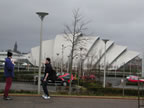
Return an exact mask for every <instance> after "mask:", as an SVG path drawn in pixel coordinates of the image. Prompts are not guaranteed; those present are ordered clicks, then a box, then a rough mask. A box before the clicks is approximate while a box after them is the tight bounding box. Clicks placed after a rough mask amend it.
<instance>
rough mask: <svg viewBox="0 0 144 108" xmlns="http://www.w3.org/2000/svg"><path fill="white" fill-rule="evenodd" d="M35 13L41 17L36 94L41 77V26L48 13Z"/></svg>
mask: <svg viewBox="0 0 144 108" xmlns="http://www.w3.org/2000/svg"><path fill="white" fill-rule="evenodd" d="M36 14H37V15H38V16H39V17H40V19H41V29H40V48H39V74H38V94H40V78H41V59H42V27H43V19H44V17H45V16H46V15H48V13H46V12H36Z"/></svg>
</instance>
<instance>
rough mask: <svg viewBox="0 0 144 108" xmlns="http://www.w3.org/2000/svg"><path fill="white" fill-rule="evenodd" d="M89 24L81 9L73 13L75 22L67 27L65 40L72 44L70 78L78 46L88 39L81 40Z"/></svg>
mask: <svg viewBox="0 0 144 108" xmlns="http://www.w3.org/2000/svg"><path fill="white" fill-rule="evenodd" d="M87 24H88V22H86V21H84V18H83V17H82V15H80V13H79V9H75V10H74V11H73V21H72V25H71V26H69V25H65V30H64V34H65V39H66V40H67V41H69V42H70V43H71V46H70V47H71V54H70V63H69V72H70V78H71V74H72V67H73V59H74V57H75V56H77V54H76V53H75V51H76V50H77V49H78V46H83V45H82V44H84V43H85V41H86V39H81V37H82V36H83V33H84V31H85V30H87V28H86V25H87ZM69 94H71V80H70V84H69Z"/></svg>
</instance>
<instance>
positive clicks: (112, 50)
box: [27, 34, 140, 70]
mask: <svg viewBox="0 0 144 108" xmlns="http://www.w3.org/2000/svg"><path fill="white" fill-rule="evenodd" d="M80 38H81V39H85V40H87V41H85V43H84V44H83V45H82V46H76V49H77V50H76V51H75V55H76V56H75V58H74V63H73V67H78V66H79V63H80V62H81V60H82V65H83V68H84V69H87V68H88V65H90V66H91V68H95V67H97V66H98V65H101V68H102V69H103V66H104V54H105V53H106V65H107V67H108V69H109V70H115V69H118V68H120V67H122V66H123V65H124V64H126V63H128V62H129V61H131V60H132V59H134V58H136V57H138V56H139V54H140V53H139V52H136V51H131V50H128V49H127V47H126V46H121V45H117V44H116V43H115V42H113V41H111V40H109V41H108V42H107V43H106V52H105V43H104V42H103V40H101V39H100V37H96V36H81V37H80ZM70 45H71V43H70V42H68V41H66V39H65V35H63V34H62V35H57V36H56V38H55V39H54V40H46V41H43V42H42V60H43V61H44V60H45V58H46V57H50V58H51V59H52V63H53V65H55V66H58V65H61V64H62V65H64V66H66V65H67V63H68V62H69V56H70V54H71V47H69V46H70ZM81 47H83V48H81ZM27 58H28V60H29V61H30V62H31V63H32V64H33V65H36V66H38V65H39V46H36V47H34V48H32V49H31V52H30V53H29V54H28V55H27Z"/></svg>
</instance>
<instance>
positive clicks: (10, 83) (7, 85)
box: [4, 77, 12, 97]
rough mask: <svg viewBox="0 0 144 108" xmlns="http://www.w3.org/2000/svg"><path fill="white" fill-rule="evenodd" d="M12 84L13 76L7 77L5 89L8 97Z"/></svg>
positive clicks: (5, 94)
mask: <svg viewBox="0 0 144 108" xmlns="http://www.w3.org/2000/svg"><path fill="white" fill-rule="evenodd" d="M11 85H12V78H11V77H7V78H6V85H5V90H4V96H5V97H7V96H8V93H9V90H10V88H11Z"/></svg>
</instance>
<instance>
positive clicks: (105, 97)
mask: <svg viewBox="0 0 144 108" xmlns="http://www.w3.org/2000/svg"><path fill="white" fill-rule="evenodd" d="M0 96H3V94H0ZM10 96H18V97H21V96H23V97H40V96H41V95H38V94H10ZM51 96H52V97H56V98H87V99H120V100H122V99H123V100H137V99H138V98H137V97H111V96H69V95H68V96H66V95H51Z"/></svg>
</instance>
